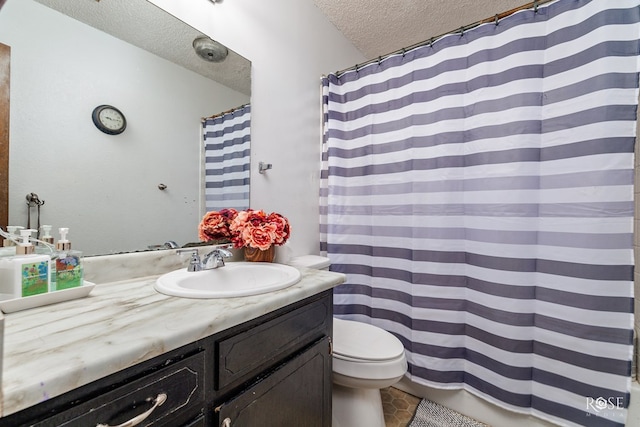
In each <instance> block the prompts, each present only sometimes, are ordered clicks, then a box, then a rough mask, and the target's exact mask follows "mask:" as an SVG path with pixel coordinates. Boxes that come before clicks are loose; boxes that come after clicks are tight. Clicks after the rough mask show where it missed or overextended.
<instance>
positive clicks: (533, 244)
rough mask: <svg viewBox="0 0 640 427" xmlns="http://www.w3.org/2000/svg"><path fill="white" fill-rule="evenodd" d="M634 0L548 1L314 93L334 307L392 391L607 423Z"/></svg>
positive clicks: (616, 332)
mask: <svg viewBox="0 0 640 427" xmlns="http://www.w3.org/2000/svg"><path fill="white" fill-rule="evenodd" d="M639 9H640V6H639V0H618V1H615V2H611V1H600V0H594V1H586V0H559V1H556V2H553V3H547V4H546V5H545V6H540V7H537V8H536V10H535V11H534V10H526V11H521V12H517V13H515V14H513V15H511V16H509V17H506V18H504V19H503V20H501V21H499V23H498V24H497V25H496V24H494V23H491V24H484V25H481V26H478V27H476V28H474V29H472V30H469V31H467V32H464V33H463V34H462V35H460V34H459V33H458V34H451V35H449V36H446V37H443V38H441V39H439V40H437V41H435V42H434V43H433V44H432V45H426V46H424V47H420V48H417V49H415V50H412V51H409V52H406V53H405V54H404V55H395V56H391V57H389V58H386V59H384V60H383V61H381V62H379V63H373V64H370V65H367V66H366V67H363V68H360V69H358V70H357V71H350V72H347V73H345V74H342V75H340V76H336V75H329V76H328V77H327V78H326V79H324V90H325V92H324V101H325V140H324V150H323V166H322V177H321V182H322V189H321V194H320V204H321V230H320V231H321V250H323V251H324V252H325V253H326V254H327V255H328V256H329V258H330V259H331V262H332V269H333V270H334V271H339V272H343V273H345V274H346V275H347V282H346V283H345V284H343V285H341V286H340V287H338V288H336V289H335V313H336V315H338V316H340V317H344V318H350V319H356V320H360V321H364V322H370V323H373V324H375V325H378V326H380V327H382V328H384V329H387V330H389V331H391V332H393V333H394V334H396V335H397V336H398V337H399V338H400V339H401V340H402V342H403V343H404V345H405V347H406V349H407V355H408V359H409V365H410V366H409V372H408V376H409V378H410V379H411V380H412V381H414V382H416V383H420V384H424V385H429V386H435V387H440V388H463V389H466V390H468V391H470V392H472V393H474V394H476V395H479V396H482V397H484V398H486V399H487V400H489V401H491V402H494V403H496V404H498V405H501V406H502V407H505V408H507V409H511V410H513V411H517V412H521V413H526V414H533V415H535V416H538V417H541V418H544V419H547V420H550V421H553V422H555V423H559V424H562V425H594V426H613V425H623V424H624V420H625V417H626V407H627V406H628V403H629V390H630V384H631V376H630V374H631V359H632V352H633V346H632V335H633V283H632V280H633V249H632V244H633V162H634V157H633V152H634V144H635V135H636V109H637V98H638V63H639V57H638V52H639V49H640V43H639V42H638V39H639V31H640V26H639V24H638V23H639V21H640V10H639Z"/></svg>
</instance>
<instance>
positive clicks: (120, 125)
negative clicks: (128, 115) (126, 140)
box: [91, 105, 127, 135]
mask: <svg viewBox="0 0 640 427" xmlns="http://www.w3.org/2000/svg"><path fill="white" fill-rule="evenodd" d="M91 118H92V119H93V123H94V124H95V125H96V127H97V128H98V129H100V130H101V131H102V132H104V133H106V134H109V135H117V134H119V133H122V132H124V130H125V128H126V127H127V120H126V119H125V117H124V114H122V112H121V111H120V110H118V109H117V108H115V107H112V106H110V105H100V106H98V107H96V108H95V109H94V110H93V114H92V115H91Z"/></svg>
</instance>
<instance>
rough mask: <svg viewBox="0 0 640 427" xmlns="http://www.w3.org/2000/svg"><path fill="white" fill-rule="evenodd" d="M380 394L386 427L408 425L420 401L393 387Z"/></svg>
mask: <svg viewBox="0 0 640 427" xmlns="http://www.w3.org/2000/svg"><path fill="white" fill-rule="evenodd" d="M380 394H381V396H382V408H383V410H384V422H385V424H386V427H406V426H407V425H409V423H410V422H411V419H412V418H413V414H414V413H415V412H416V408H417V407H418V404H419V403H420V400H421V399H420V398H419V397H416V396H412V395H410V394H408V393H405V392H403V391H401V390H398V389H397V388H393V387H388V388H384V389H382V390H380Z"/></svg>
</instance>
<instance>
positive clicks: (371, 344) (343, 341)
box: [333, 318, 404, 361]
mask: <svg viewBox="0 0 640 427" xmlns="http://www.w3.org/2000/svg"><path fill="white" fill-rule="evenodd" d="M333 353H334V355H336V356H338V357H340V356H343V357H347V358H350V359H359V360H369V361H383V360H390V359H395V358H397V357H399V356H401V355H402V354H403V353H404V346H403V345H402V343H401V342H400V340H399V339H398V338H396V337H395V336H394V335H392V334H391V333H390V332H387V331H385V330H384V329H381V328H379V327H377V326H373V325H369V324H368V323H362V322H355V321H352V320H344V319H338V318H334V319H333Z"/></svg>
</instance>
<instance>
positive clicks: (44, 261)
mask: <svg viewBox="0 0 640 427" xmlns="http://www.w3.org/2000/svg"><path fill="white" fill-rule="evenodd" d="M34 231H35V230H30V229H27V230H20V242H19V243H18V244H17V245H16V254H15V256H13V257H7V258H5V259H2V260H0V298H2V299H15V298H21V297H28V296H33V295H38V294H44V293H47V292H48V291H49V284H50V274H49V270H50V268H51V257H50V256H49V255H44V254H36V253H35V247H34V246H33V244H32V243H31V240H30V238H31V233H32V232H34Z"/></svg>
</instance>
